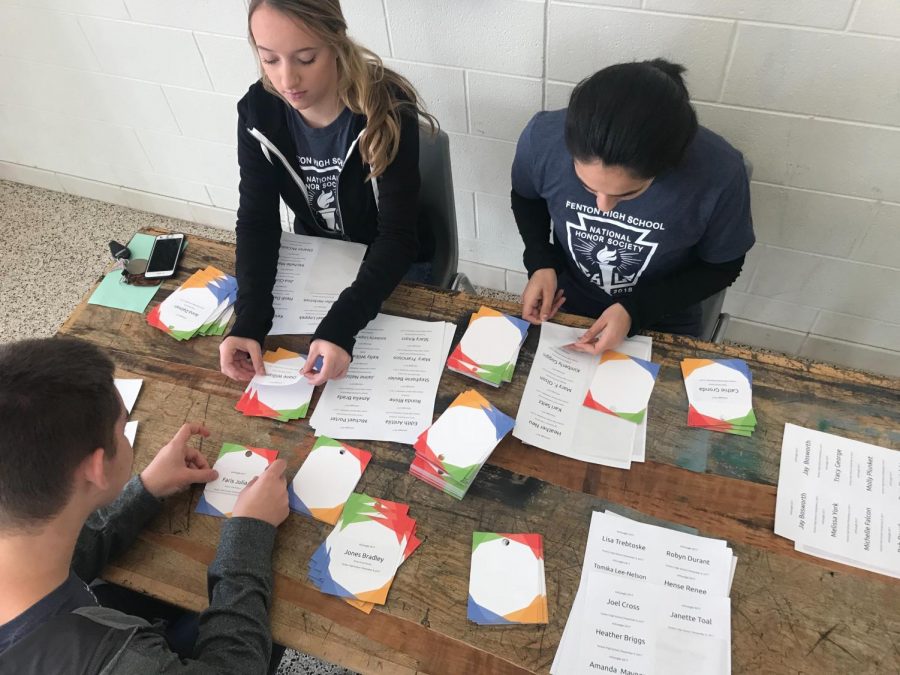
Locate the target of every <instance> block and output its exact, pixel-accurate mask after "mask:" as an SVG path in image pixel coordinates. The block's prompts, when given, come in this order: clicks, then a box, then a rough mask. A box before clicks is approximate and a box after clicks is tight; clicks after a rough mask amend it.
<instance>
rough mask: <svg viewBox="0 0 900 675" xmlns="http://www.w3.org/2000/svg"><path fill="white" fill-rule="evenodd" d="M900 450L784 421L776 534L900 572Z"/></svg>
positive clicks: (856, 563) (816, 550)
mask: <svg viewBox="0 0 900 675" xmlns="http://www.w3.org/2000/svg"><path fill="white" fill-rule="evenodd" d="M897 504H900V452H898V451H897V450H889V449H888V448H882V447H879V446H877V445H870V444H869V443H862V442H860V441H852V440H850V439H847V438H841V437H840V436H834V435H832V434H826V433H823V432H821V431H813V430H812V429H804V428H803V427H798V426H796V425H793V424H786V425H785V427H784V439H783V441H782V445H781V467H780V470H779V473H778V497H777V501H776V505H775V534H778V535H780V536H782V537H787V538H788V539H790V540H791V541H793V542H794V548H795V549H796V550H798V551H802V552H803V553H807V554H809V555H814V556H816V557H819V558H824V559H825V560H831V561H834V562H839V563H843V564H844V565H852V566H853V567H859V568H862V569H864V570H869V571H870V572H876V573H878V574H885V575H887V576H891V577H894V578H900V547H898V542H900V518H898V517H897V514H898V509H897Z"/></svg>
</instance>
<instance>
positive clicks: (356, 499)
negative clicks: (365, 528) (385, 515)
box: [338, 492, 378, 530]
mask: <svg viewBox="0 0 900 675" xmlns="http://www.w3.org/2000/svg"><path fill="white" fill-rule="evenodd" d="M367 501H374V500H373V499H372V497H370V496H369V495H366V494H362V493H359V492H354V493H352V494H351V495H350V497H349V498H348V499H347V502H346V503H345V504H344V510H343V511H342V512H341V519H340V521H338V527H339V529H341V530H343V529H345V528H347V527H348V526H350V525H352V524H353V523H364V522H366V521H368V520H371V517H370V516H372V515H374V514H376V513H378V510H377V509H376V508H374V507H373V506H371V505H370V504H367V503H366V502H367Z"/></svg>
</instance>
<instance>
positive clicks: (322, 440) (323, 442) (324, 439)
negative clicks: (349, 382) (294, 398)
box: [306, 403, 365, 502]
mask: <svg viewBox="0 0 900 675" xmlns="http://www.w3.org/2000/svg"><path fill="white" fill-rule="evenodd" d="M306 405H307V406H308V405H309V403H307V404H306ZM341 445H343V444H342V443H341V442H340V441H336V440H334V439H333V438H329V437H328V436H319V437H318V438H317V439H316V443H315V445H313V446H312V449H313V450H315V449H316V448H321V447H322V446H328V447H332V448H333V447H341ZM357 494H360V493H358V492H354V493H353V494H352V495H351V498H352V497H353V495H357ZM363 496H365V495H363ZM347 501H348V502H349V501H350V500H349V499H348V500H347Z"/></svg>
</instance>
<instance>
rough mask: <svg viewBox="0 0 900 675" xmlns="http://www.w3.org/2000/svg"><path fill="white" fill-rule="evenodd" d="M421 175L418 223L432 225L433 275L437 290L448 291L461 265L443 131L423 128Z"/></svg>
mask: <svg viewBox="0 0 900 675" xmlns="http://www.w3.org/2000/svg"><path fill="white" fill-rule="evenodd" d="M419 175H420V176H421V179H422V187H421V188H420V190H419V219H420V220H422V221H424V222H426V223H429V224H430V225H431V228H432V231H433V232H434V258H432V271H431V274H432V276H433V278H434V284H435V285H436V286H440V287H442V288H449V287H450V284H451V283H452V281H453V277H454V276H455V275H456V268H457V265H458V263H459V242H458V241H457V238H456V202H455V201H454V199H453V175H452V174H451V172H450V138H449V136H447V134H446V133H445V132H444V131H438V132H437V133H436V134H434V135H432V134H431V130H430V129H429V128H427V127H425V128H420V130H419Z"/></svg>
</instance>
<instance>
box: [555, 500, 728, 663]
mask: <svg viewBox="0 0 900 675" xmlns="http://www.w3.org/2000/svg"><path fill="white" fill-rule="evenodd" d="M735 564H736V558H735V557H734V554H733V553H732V551H731V549H730V548H728V546H727V544H726V542H725V541H723V540H721V539H707V538H706V537H700V536H696V535H693V534H687V533H684V532H677V531H674V530H669V529H667V528H663V527H658V526H655V525H648V524H645V523H639V522H636V521H633V520H630V519H628V518H624V517H622V516H618V515H616V514H613V513H611V512H609V511H607V512H605V513H594V514H593V516H592V518H591V527H590V531H589V534H588V541H587V547H586V549H585V554H584V566H583V567H582V571H581V583H580V585H579V587H578V592H577V594H576V596H575V602H574V603H573V605H572V610H571V612H570V614H569V619H568V621H567V622H566V627H565V630H564V631H563V635H562V639H561V640H560V643H559V648H558V650H557V652H556V657H555V658H554V660H553V665H552V666H551V669H550V672H551V673H553V674H555V675H575V674H579V675H580V674H582V673H584V674H587V673H597V672H618V673H624V672H631V673H642V674H645V675H651V674H652V673H660V674H662V673H666V674H670V673H683V674H684V675H722V674H723V673H730V672H731V603H730V600H729V597H728V596H729V593H730V591H731V580H732V578H733V575H734V567H735Z"/></svg>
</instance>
